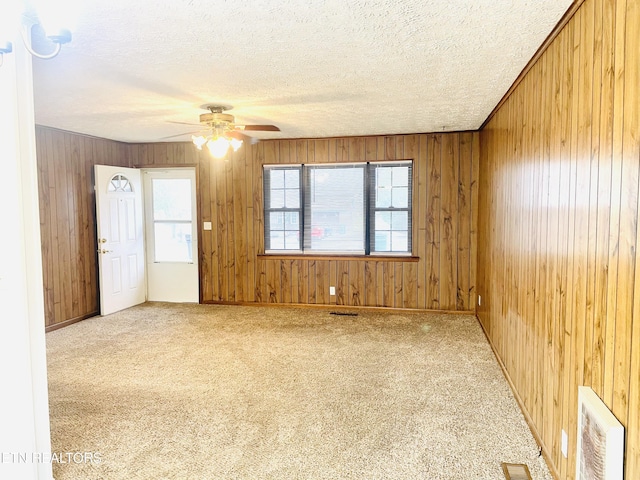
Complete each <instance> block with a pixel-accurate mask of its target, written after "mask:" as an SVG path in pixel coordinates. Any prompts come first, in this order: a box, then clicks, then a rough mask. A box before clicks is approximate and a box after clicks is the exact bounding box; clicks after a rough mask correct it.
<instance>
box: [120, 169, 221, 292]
mask: <svg viewBox="0 0 640 480" xmlns="http://www.w3.org/2000/svg"><path fill="white" fill-rule="evenodd" d="M133 168H139V169H140V170H141V171H144V170H149V171H152V170H155V169H158V170H170V169H178V168H181V169H185V168H193V170H194V172H195V175H196V181H195V188H196V218H195V222H196V235H197V240H198V249H197V252H195V254H196V255H197V258H198V303H199V304H201V303H203V299H202V264H203V262H204V255H203V253H202V252H203V249H202V208H201V201H200V165H199V164H198V163H167V164H163V165H143V164H138V165H134V166H133ZM143 183H144V182H143ZM143 190H144V186H143ZM143 195H144V191H143ZM143 203H144V200H143ZM144 207H145V205H143V208H144ZM145 221H146V219H145ZM145 229H146V228H145ZM146 248H147V246H146V241H145V256H146V253H147V252H146ZM210 263H211V262H207V264H210Z"/></svg>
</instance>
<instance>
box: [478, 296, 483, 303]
mask: <svg viewBox="0 0 640 480" xmlns="http://www.w3.org/2000/svg"><path fill="white" fill-rule="evenodd" d="M478 305H482V297H481V296H480V295H478Z"/></svg>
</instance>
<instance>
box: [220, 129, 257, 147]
mask: <svg viewBox="0 0 640 480" xmlns="http://www.w3.org/2000/svg"><path fill="white" fill-rule="evenodd" d="M226 135H228V136H229V137H232V138H235V139H237V140H242V141H243V142H247V143H249V144H251V145H254V144H256V143H258V139H257V138H253V137H250V136H249V135H245V134H244V133H242V132H240V131H238V130H230V131H228V132H227V133H226Z"/></svg>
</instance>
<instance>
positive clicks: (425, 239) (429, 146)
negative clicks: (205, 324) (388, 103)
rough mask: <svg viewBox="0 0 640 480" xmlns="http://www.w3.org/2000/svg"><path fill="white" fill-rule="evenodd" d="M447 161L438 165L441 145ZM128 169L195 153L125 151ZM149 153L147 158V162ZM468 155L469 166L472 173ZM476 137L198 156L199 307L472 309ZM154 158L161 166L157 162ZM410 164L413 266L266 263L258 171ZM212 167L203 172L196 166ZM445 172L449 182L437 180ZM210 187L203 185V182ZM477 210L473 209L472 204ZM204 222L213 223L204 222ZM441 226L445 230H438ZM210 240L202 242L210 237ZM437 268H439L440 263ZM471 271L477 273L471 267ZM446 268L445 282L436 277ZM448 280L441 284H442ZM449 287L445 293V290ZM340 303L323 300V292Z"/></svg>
mask: <svg viewBox="0 0 640 480" xmlns="http://www.w3.org/2000/svg"><path fill="white" fill-rule="evenodd" d="M443 142H444V143H445V144H446V155H445V156H441V145H442V144H443ZM130 148H131V156H132V163H133V164H135V165H137V166H140V167H144V166H145V164H146V162H148V163H149V164H154V165H156V164H158V163H159V162H167V163H169V164H171V163H175V162H174V160H173V156H176V159H181V158H188V152H189V151H192V150H193V146H192V145H191V144H188V143H164V144H158V145H154V146H153V148H151V149H150V148H149V146H146V145H131V146H130ZM149 150H151V151H152V152H153V154H152V155H151V156H149V154H148V153H147V152H148V151H149ZM474 152H475V155H476V157H475V162H476V165H475V167H474ZM478 152H479V134H478V133H477V132H462V133H447V134H422V135H391V136H381V137H350V138H332V139H311V140H265V141H261V142H260V143H258V144H256V145H245V146H243V147H242V148H241V149H240V150H238V152H236V153H235V154H233V155H232V156H231V157H229V159H228V160H227V161H225V160H212V159H211V158H209V157H207V156H206V154H205V155H202V156H198V157H197V158H196V161H197V162H198V164H199V172H201V173H202V178H203V181H202V184H201V185H200V188H199V192H198V199H199V202H200V204H201V212H202V218H200V225H202V222H206V221H211V222H212V224H213V229H212V230H211V231H207V232H204V231H203V232H200V233H201V235H202V236H203V238H205V241H203V242H201V249H202V251H201V252H200V257H201V258H205V259H210V260H208V262H206V268H203V269H202V275H203V276H204V275H207V278H201V285H204V286H205V287H206V288H204V289H203V291H202V292H201V293H202V301H204V302H212V301H213V302H216V301H218V302H258V303H286V304H288V303H296V304H297V303H302V304H307V303H308V304H327V305H331V304H338V305H348V306H357V305H369V306H384V307H399V308H402V307H405V308H421V309H441V310H469V309H472V308H473V304H474V301H475V300H474V298H472V295H471V293H470V292H475V278H474V277H473V276H472V272H473V274H474V275H475V265H474V264H475V258H473V254H472V252H475V251H476V249H477V245H476V233H475V230H476V229H475V224H474V223H473V222H474V213H473V212H474V208H475V210H476V212H477V205H476V206H475V207H474V206H473V197H474V195H477V192H475V193H474V191H473V185H474V184H476V185H477V181H478V165H477V163H478V157H479V155H478ZM155 155H157V157H155ZM404 159H413V160H414V178H413V185H414V190H413V195H414V211H413V224H414V232H413V237H412V239H413V242H414V249H413V250H414V252H413V253H414V255H417V256H419V259H418V261H417V262H415V263H409V264H407V263H405V262H395V261H393V259H389V258H384V259H376V258H375V257H370V259H365V260H362V259H358V260H356V259H349V258H348V257H345V258H337V259H336V258H333V257H331V259H326V260H325V259H321V258H313V259H312V258H309V259H306V258H300V257H299V256H298V257H296V258H292V259H284V260H283V259H282V258H281V257H277V258H274V259H269V258H266V257H264V256H261V255H262V254H263V253H264V240H263V225H264V219H263V205H262V166H263V165H265V164H287V163H325V162H359V161H363V162H364V161H380V160H391V161H393V160H404ZM203 162H206V163H208V164H209V165H208V166H207V167H203V166H202V163H203ZM443 168H445V169H446V172H447V175H446V176H445V177H444V180H443V177H442V176H441V173H440V172H441V171H442V169H443ZM207 176H208V179H209V183H208V184H205V183H204V182H205V180H204V179H205V178H207ZM476 203H477V201H476ZM207 215H210V216H207ZM443 222H446V227H445V226H444V225H443ZM207 236H208V237H209V238H206V237H207ZM441 258H442V259H441ZM472 265H473V266H472ZM441 266H442V268H446V272H444V273H443V271H442V268H441ZM441 278H446V279H447V283H446V284H445V283H442V282H441V281H440V279H441ZM449 282H451V283H449ZM330 286H335V287H336V295H335V296H330V295H329V287H330Z"/></svg>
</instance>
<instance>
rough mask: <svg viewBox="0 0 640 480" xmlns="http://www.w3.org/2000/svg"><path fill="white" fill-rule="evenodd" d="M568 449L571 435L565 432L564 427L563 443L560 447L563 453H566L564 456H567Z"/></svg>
mask: <svg viewBox="0 0 640 480" xmlns="http://www.w3.org/2000/svg"><path fill="white" fill-rule="evenodd" d="M568 449H569V437H568V436H567V432H565V431H564V429H562V445H561V447H560V450H562V455H564V458H567V455H568Z"/></svg>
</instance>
